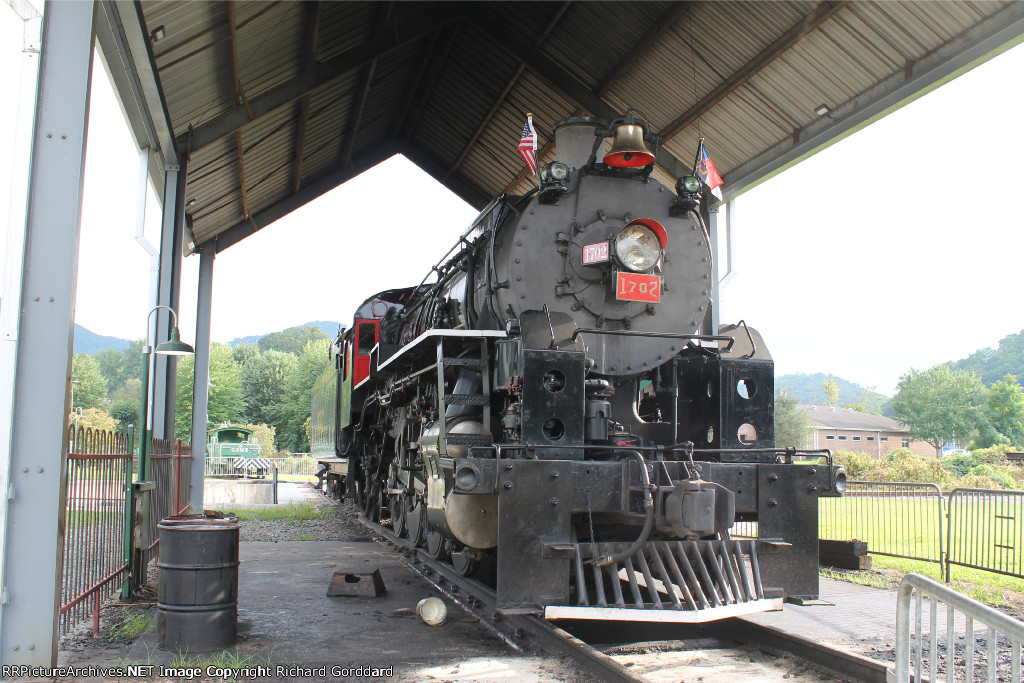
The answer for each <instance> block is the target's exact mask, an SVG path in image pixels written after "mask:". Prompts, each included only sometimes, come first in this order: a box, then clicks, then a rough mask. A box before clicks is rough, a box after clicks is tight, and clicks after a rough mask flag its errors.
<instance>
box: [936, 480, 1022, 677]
mask: <svg viewBox="0 0 1024 683" xmlns="http://www.w3.org/2000/svg"><path fill="white" fill-rule="evenodd" d="M946 537H947V539H948V544H949V552H948V555H947V557H946V581H949V578H950V568H951V567H952V565H954V564H955V565H959V566H962V567H972V568H975V569H984V570H985V571H990V572H995V573H997V574H1007V575H1009V576H1017V577H1022V578H1024V491H1002V490H999V489H971V488H955V489H953V490H952V491H950V492H949V518H948V520H947V526H946ZM1017 680H1020V679H1019V678H1018V679H1017Z"/></svg>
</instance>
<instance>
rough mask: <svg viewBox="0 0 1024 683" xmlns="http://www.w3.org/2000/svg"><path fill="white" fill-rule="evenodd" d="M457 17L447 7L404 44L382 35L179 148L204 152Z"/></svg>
mask: <svg viewBox="0 0 1024 683" xmlns="http://www.w3.org/2000/svg"><path fill="white" fill-rule="evenodd" d="M454 16H455V9H454V7H452V6H449V5H447V4H445V5H441V6H440V7H439V8H438V10H437V11H436V12H435V13H434V14H433V15H432V17H431V20H430V21H426V22H422V23H421V24H419V25H417V26H416V27H415V29H414V30H412V31H410V32H409V33H408V34H407V35H406V36H405V37H404V39H402V40H399V39H396V38H395V36H394V35H393V34H387V33H382V34H381V35H379V36H377V37H375V38H372V39H370V40H368V41H367V42H365V43H363V44H362V45H359V46H357V47H354V48H352V49H351V50H347V51H345V52H343V53H341V54H340V55H338V56H337V57H335V58H333V59H331V60H329V61H327V62H324V63H322V64H317V65H316V66H315V67H314V68H313V69H312V70H311V71H310V72H307V73H302V74H300V75H298V76H296V77H295V78H293V79H291V80H289V81H288V82H286V83H283V84H281V85H279V86H277V87H276V88H272V89H271V90H269V91H267V92H265V93H263V94H262V95H259V96H257V97H254V98H252V99H251V100H249V102H248V105H249V107H248V108H247V107H246V106H235V107H234V108H233V109H231V110H230V111H228V112H225V113H224V114H222V115H220V116H218V117H216V118H214V119H212V120H210V121H207V122H206V123H202V124H200V125H198V126H196V127H195V128H190V129H189V130H188V131H186V132H185V133H182V134H181V135H179V136H178V144H179V147H181V148H182V149H186V150H188V151H189V152H195V151H196V150H199V149H202V148H203V147H205V146H207V145H209V144H210V143H213V142H216V141H217V140H219V139H221V138H222V137H224V136H226V135H230V134H232V133H234V132H235V131H237V130H240V129H241V128H242V127H243V126H245V125H246V124H248V123H250V122H251V121H255V120H257V119H259V118H261V117H263V116H266V115H267V114H269V113H271V112H272V111H274V110H276V109H278V108H279V107H283V106H285V105H287V104H291V103H292V102H294V101H296V100H298V99H300V98H301V97H303V96H304V95H306V94H307V93H310V92H312V91H313V90H315V89H317V88H319V87H321V86H323V85H326V84H328V83H330V82H331V81H333V80H335V79H337V78H339V77H341V76H342V75H344V74H345V73H347V72H349V71H351V70H352V69H355V68H358V67H360V66H362V65H363V64H366V63H368V62H371V61H373V60H374V59H378V58H380V57H382V56H383V55H385V54H387V53H388V52H390V51H392V50H394V49H396V48H398V47H401V46H403V45H405V44H407V43H409V42H410V41H412V40H416V39H418V38H419V37H420V36H422V35H423V34H425V33H429V32H431V31H434V30H436V29H437V28H439V27H440V26H442V25H444V24H446V23H448V22H449V21H451V19H452V18H453V17H454ZM250 111H251V113H250Z"/></svg>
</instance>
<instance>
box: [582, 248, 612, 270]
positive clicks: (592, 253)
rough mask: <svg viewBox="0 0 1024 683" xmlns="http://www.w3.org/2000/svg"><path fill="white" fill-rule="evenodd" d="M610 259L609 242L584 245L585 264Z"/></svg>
mask: <svg viewBox="0 0 1024 683" xmlns="http://www.w3.org/2000/svg"><path fill="white" fill-rule="evenodd" d="M607 260H608V243H607V242H597V243H595V244H584V245H583V265H585V266H587V265H590V264H591V263H604V262H605V261H607Z"/></svg>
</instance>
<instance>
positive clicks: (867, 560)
mask: <svg viewBox="0 0 1024 683" xmlns="http://www.w3.org/2000/svg"><path fill="white" fill-rule="evenodd" d="M818 564H820V565H821V566H822V567H836V568H838V569H871V556H870V555H861V556H859V557H853V556H850V555H827V554H825V553H821V554H820V555H819V556H818Z"/></svg>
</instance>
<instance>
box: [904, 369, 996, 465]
mask: <svg viewBox="0 0 1024 683" xmlns="http://www.w3.org/2000/svg"><path fill="white" fill-rule="evenodd" d="M986 393H987V390H986V389H985V385H984V384H982V383H981V379H980V378H979V377H978V376H977V375H975V374H974V373H973V372H967V371H964V370H950V369H949V367H947V366H945V365H939V366H936V367H934V368H932V369H930V370H924V371H920V370H914V369H911V370H910V372H908V373H907V374H905V375H903V377H901V378H900V382H899V385H898V391H897V393H896V397H895V398H894V399H893V402H892V409H893V412H894V413H895V415H896V419H898V420H899V421H901V422H903V423H904V424H906V425H908V426H909V427H910V431H911V434H913V436H914V438H915V439H922V440H924V441H927V442H928V443H930V444H931V445H932V446H934V447H935V452H936V455H939V456H941V455H942V445H943V444H945V443H946V442H947V441H953V440H959V441H960V442H961V443H967V442H968V441H969V440H970V439H971V437H972V436H973V435H974V434H975V433H976V432H978V431H979V430H980V429H982V428H983V427H984V425H985V424H986V423H987V418H986V415H985V413H986V410H985V408H986V399H987V396H986Z"/></svg>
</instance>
